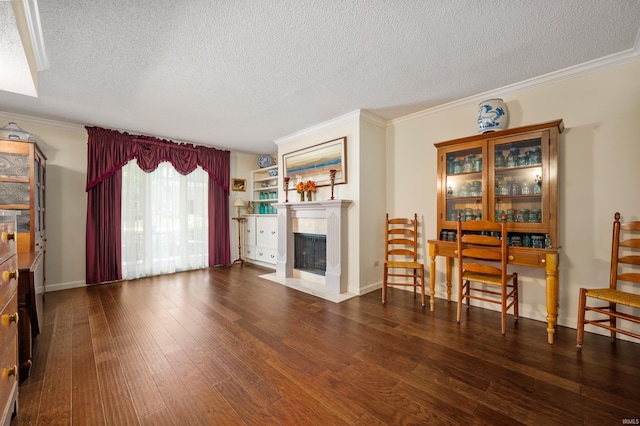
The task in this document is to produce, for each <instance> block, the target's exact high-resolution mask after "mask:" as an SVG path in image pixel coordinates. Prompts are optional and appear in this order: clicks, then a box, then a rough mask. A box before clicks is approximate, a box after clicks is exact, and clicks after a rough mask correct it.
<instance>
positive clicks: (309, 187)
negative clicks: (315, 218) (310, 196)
mask: <svg viewBox="0 0 640 426" xmlns="http://www.w3.org/2000/svg"><path fill="white" fill-rule="evenodd" d="M296 191H298V192H299V193H301V194H302V193H304V192H309V191H311V192H316V183H315V182H314V181H312V180H308V181H306V182H305V181H302V180H301V181H300V182H298V183H297V184H296Z"/></svg>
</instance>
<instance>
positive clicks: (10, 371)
mask: <svg viewBox="0 0 640 426" xmlns="http://www.w3.org/2000/svg"><path fill="white" fill-rule="evenodd" d="M17 372H18V366H17V365H14V366H13V367H11V368H3V369H2V378H3V379H7V378H9V377H11V376H14V377H16V379H17V378H18V375H17V374H16V373H17Z"/></svg>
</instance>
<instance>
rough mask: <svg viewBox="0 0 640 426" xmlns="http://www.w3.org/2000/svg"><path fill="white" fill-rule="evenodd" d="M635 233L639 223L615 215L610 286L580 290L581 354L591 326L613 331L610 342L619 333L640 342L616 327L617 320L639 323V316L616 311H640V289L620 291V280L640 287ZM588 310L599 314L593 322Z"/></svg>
mask: <svg viewBox="0 0 640 426" xmlns="http://www.w3.org/2000/svg"><path fill="white" fill-rule="evenodd" d="M634 231H636V232H637V231H640V221H636V222H627V223H620V213H616V214H615V215H614V222H613V243H612V247H611V273H610V277H609V287H607V288H581V289H580V299H579V305H578V333H577V334H578V337H577V348H578V351H580V350H582V342H583V339H584V325H585V324H592V325H595V326H597V327H601V328H605V329H607V330H609V331H610V332H611V343H615V341H616V333H622V334H626V335H627V336H631V337H635V338H637V339H640V334H638V333H633V332H631V331H628V330H623V329H621V328H619V327H618V325H617V320H618V319H622V320H627V321H631V322H634V323H636V324H640V316H639V315H633V314H631V313H624V312H618V309H617V306H618V305H624V306H629V307H631V308H635V309H640V289H637V286H632V287H631V289H630V290H629V291H623V290H620V289H619V288H618V281H625V282H629V283H633V284H634V285H635V284H640V269H639V268H634V266H639V265H640V234H635V235H634V234H633V232H634ZM634 237H635V238H634ZM624 238H626V239H624ZM627 265H630V266H627ZM634 271H638V272H634ZM588 298H590V299H588ZM592 299H595V300H592ZM590 300H592V301H593V302H597V301H599V302H604V304H602V305H600V306H594V305H591V304H589V305H588V304H587V303H589V301H590ZM587 311H591V312H596V313H597V314H600V315H595V318H594V319H587V318H586V312H587ZM602 315H604V317H603V316H602Z"/></svg>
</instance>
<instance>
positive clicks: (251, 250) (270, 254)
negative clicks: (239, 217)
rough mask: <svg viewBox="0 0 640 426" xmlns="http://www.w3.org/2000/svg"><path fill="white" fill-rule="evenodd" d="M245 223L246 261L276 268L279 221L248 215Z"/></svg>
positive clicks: (269, 217) (272, 218)
mask: <svg viewBox="0 0 640 426" xmlns="http://www.w3.org/2000/svg"><path fill="white" fill-rule="evenodd" d="M246 219H247V220H246V221H244V241H243V242H244V260H246V261H249V262H254V263H256V264H260V265H263V266H268V267H274V266H275V264H276V258H277V251H278V219H277V217H275V216H262V215H247V216H246Z"/></svg>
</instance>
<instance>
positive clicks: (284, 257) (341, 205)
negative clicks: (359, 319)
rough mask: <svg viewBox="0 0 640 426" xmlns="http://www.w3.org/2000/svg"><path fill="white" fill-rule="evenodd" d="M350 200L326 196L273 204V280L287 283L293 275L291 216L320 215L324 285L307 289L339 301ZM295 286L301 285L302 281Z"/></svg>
mask: <svg viewBox="0 0 640 426" xmlns="http://www.w3.org/2000/svg"><path fill="white" fill-rule="evenodd" d="M351 203H352V201H351V200H327V201H309V202H304V203H278V204H274V207H275V208H276V210H277V213H278V214H277V215H278V253H277V261H276V273H275V278H276V279H275V280H276V281H278V282H282V283H284V284H287V285H288V283H287V280H288V279H290V278H292V277H294V275H295V274H294V234H293V226H292V224H293V219H294V218H295V219H298V220H299V219H305V218H309V219H324V220H326V229H327V233H326V236H327V268H326V273H325V276H324V288H323V289H322V290H320V291H317V292H311V293H313V294H317V295H320V296H322V297H325V298H326V299H328V300H332V301H341V300H342V299H344V298H345V297H346V296H347V294H346V293H347V277H348V275H347V266H348V250H347V208H348V207H349V205H350V204H351ZM319 277H320V279H321V278H322V277H321V276H319ZM297 286H301V287H304V283H302V284H298V285H297ZM302 290H303V291H304V289H302ZM318 293H320V294H318ZM341 295H342V296H341ZM348 297H351V296H348ZM348 297H346V298H348Z"/></svg>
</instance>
